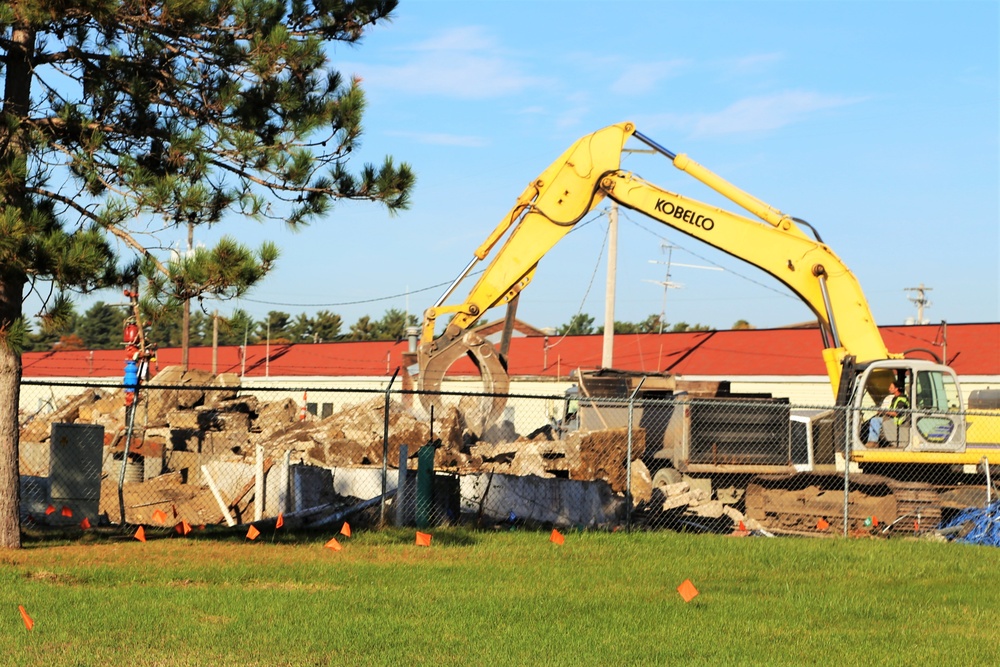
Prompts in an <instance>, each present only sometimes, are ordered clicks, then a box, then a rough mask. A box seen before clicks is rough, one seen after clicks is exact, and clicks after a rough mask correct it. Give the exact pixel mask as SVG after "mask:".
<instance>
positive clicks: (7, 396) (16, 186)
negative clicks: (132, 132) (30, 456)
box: [0, 24, 35, 549]
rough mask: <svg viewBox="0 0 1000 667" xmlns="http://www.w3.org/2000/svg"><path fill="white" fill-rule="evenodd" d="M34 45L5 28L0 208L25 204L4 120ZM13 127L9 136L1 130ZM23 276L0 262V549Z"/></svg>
mask: <svg viewBox="0 0 1000 667" xmlns="http://www.w3.org/2000/svg"><path fill="white" fill-rule="evenodd" d="M34 49H35V31H34V29H33V28H31V27H30V26H28V25H23V24H16V25H14V26H13V28H12V29H11V33H10V41H9V43H8V46H7V58H6V66H7V69H6V72H5V74H6V82H5V86H4V91H3V110H2V113H0V128H3V129H2V130H0V139H2V141H0V173H2V174H3V175H4V176H5V178H4V181H5V182H4V185H3V189H2V190H0V206H4V207H6V208H8V209H19V210H20V211H22V215H23V214H24V211H26V209H27V208H28V206H29V202H28V200H27V197H26V196H25V192H24V179H23V176H22V177H21V180H20V182H18V181H17V179H16V178H10V177H11V176H13V175H14V174H18V173H19V170H17V169H15V168H14V166H15V164H16V163H17V162H18V161H19V160H23V159H24V156H25V155H26V153H27V150H26V145H27V141H26V139H27V137H26V135H25V131H26V130H24V129H23V128H17V126H16V125H15V124H14V123H11V122H10V120H9V119H11V118H13V119H20V118H25V117H27V115H28V109H29V106H30V99H31V67H32V63H31V60H32V56H33V53H34ZM10 128H16V129H15V130H14V131H15V134H14V135H13V136H10V135H9V134H7V132H9V129H10ZM26 282H27V279H26V276H25V275H24V274H23V273H22V272H20V271H19V270H17V269H12V268H11V267H9V266H0V548H6V549H20V548H21V519H20V506H21V476H20V470H19V467H18V460H19V456H18V443H19V437H20V433H19V428H20V425H19V423H18V405H19V403H20V396H21V351H20V349H18V346H17V344H16V343H15V342H14V341H11V340H10V339H9V337H8V334H9V333H10V332H11V331H12V330H13V328H14V326H15V325H16V324H17V322H18V320H19V319H21V315H22V307H21V303H22V302H21V298H22V296H23V290H24V286H25V284H26Z"/></svg>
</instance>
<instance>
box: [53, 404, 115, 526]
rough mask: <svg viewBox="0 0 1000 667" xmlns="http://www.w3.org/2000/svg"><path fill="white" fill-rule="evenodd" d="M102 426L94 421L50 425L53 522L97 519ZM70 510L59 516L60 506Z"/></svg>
mask: <svg viewBox="0 0 1000 667" xmlns="http://www.w3.org/2000/svg"><path fill="white" fill-rule="evenodd" d="M103 454H104V427H103V426H100V425H97V424H53V425H52V435H51V437H50V439H49V500H50V503H51V504H52V506H53V507H54V508H55V510H56V511H55V512H52V513H51V514H50V515H48V517H47V518H48V522H49V523H53V524H68V523H79V522H80V521H82V520H83V519H84V518H87V519H89V520H91V521H93V520H94V519H96V518H97V514H98V511H99V507H100V499H101V461H102V459H103ZM64 507H66V508H68V509H69V511H70V512H71V513H72V515H71V516H63V508H64Z"/></svg>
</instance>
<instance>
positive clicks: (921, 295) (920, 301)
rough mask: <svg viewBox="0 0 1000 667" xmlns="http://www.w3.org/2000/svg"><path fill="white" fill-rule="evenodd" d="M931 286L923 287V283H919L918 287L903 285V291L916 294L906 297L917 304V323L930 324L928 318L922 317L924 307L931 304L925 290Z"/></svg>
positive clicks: (929, 289) (928, 289) (928, 290)
mask: <svg viewBox="0 0 1000 667" xmlns="http://www.w3.org/2000/svg"><path fill="white" fill-rule="evenodd" d="M932 289H934V288H933V287H924V284H923V283H920V286H919V287H904V288H903V291H904V292H916V293H917V294H916V296H908V297H906V298H907V299H909V300H910V301H912V302H913V303H915V304H916V305H917V322H916V323H917V324H930V320H925V319H924V307H929V306H930V305H931V301H930V299H928V298H927V294H926V293H927V292H930V291H931V290H932Z"/></svg>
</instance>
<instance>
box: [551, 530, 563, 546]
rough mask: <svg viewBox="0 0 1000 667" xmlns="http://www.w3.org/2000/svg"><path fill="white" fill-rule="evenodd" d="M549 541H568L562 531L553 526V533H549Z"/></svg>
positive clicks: (561, 542) (558, 542)
mask: <svg viewBox="0 0 1000 667" xmlns="http://www.w3.org/2000/svg"><path fill="white" fill-rule="evenodd" d="M549 542H552V543H553V544H563V543H564V542H566V538H565V537H563V534H562V533H560V532H559V531H558V530H556V529H555V528H553V529H552V534H551V535H549Z"/></svg>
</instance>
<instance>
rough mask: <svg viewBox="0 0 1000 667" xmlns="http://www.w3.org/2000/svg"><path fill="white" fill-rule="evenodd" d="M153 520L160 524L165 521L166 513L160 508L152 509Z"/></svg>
mask: <svg viewBox="0 0 1000 667" xmlns="http://www.w3.org/2000/svg"><path fill="white" fill-rule="evenodd" d="M153 521H155V522H156V523H158V524H160V525H161V526H162V525H164V524H165V523H167V513H166V512H164V511H163V510H161V509H158V510H154V511H153Z"/></svg>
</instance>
